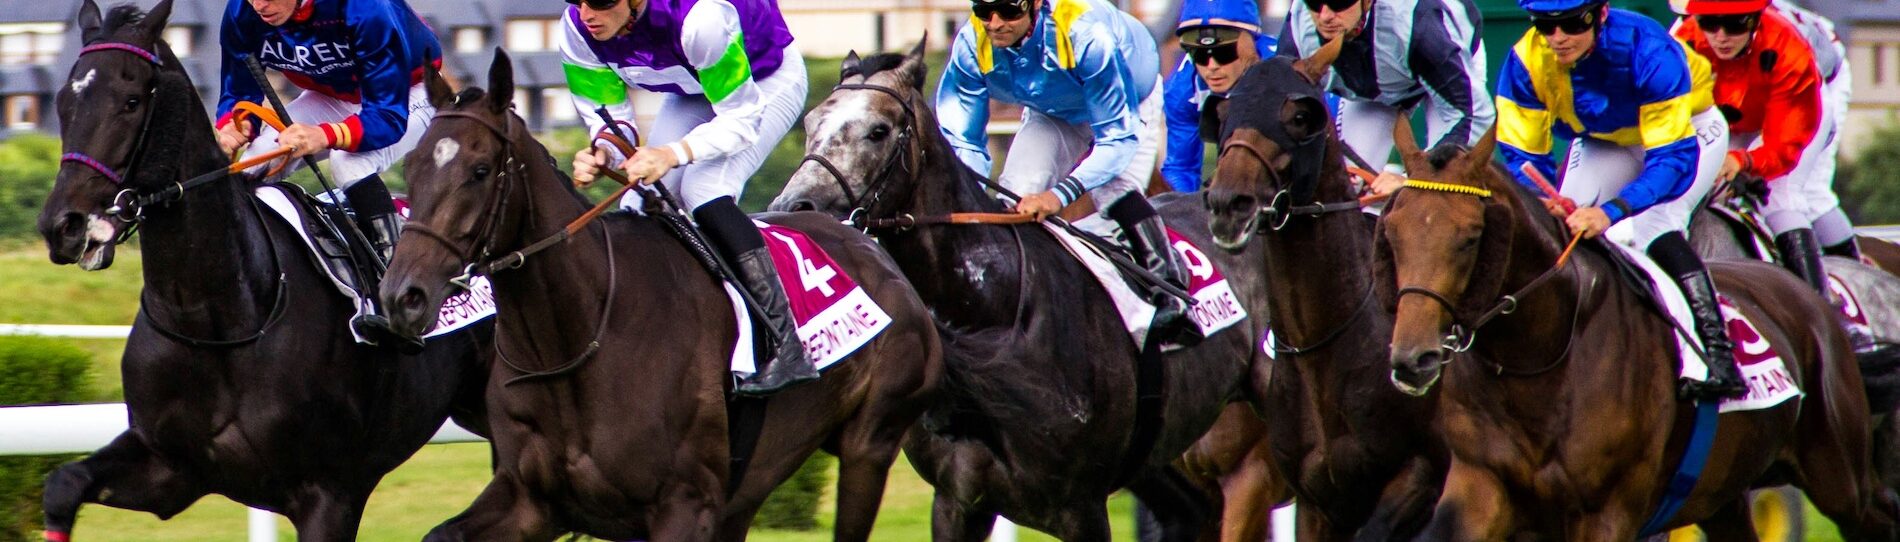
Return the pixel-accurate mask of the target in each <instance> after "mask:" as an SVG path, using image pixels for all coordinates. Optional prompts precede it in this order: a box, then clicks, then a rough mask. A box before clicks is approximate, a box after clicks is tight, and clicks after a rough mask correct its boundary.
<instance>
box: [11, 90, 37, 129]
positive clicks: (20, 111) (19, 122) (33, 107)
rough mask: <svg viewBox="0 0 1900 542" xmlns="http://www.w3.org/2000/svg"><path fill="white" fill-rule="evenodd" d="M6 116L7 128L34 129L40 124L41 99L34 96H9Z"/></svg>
mask: <svg viewBox="0 0 1900 542" xmlns="http://www.w3.org/2000/svg"><path fill="white" fill-rule="evenodd" d="M6 114H7V118H6V127H7V128H32V127H33V126H34V125H36V124H39V122H40V98H39V97H38V96H34V95H32V94H15V95H12V96H7V98H6Z"/></svg>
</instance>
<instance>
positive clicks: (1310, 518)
mask: <svg viewBox="0 0 1900 542" xmlns="http://www.w3.org/2000/svg"><path fill="white" fill-rule="evenodd" d="M1293 502H1294V505H1295V506H1296V507H1297V508H1294V512H1295V513H1294V514H1293V521H1294V523H1295V524H1294V525H1293V538H1294V539H1296V540H1316V541H1339V540H1345V539H1346V538H1345V537H1344V536H1342V535H1343V534H1344V533H1341V532H1340V531H1339V528H1337V527H1335V526H1333V520H1332V518H1329V517H1326V512H1325V511H1324V510H1320V509H1319V507H1318V506H1312V505H1306V504H1299V501H1297V500H1296V501H1293Z"/></svg>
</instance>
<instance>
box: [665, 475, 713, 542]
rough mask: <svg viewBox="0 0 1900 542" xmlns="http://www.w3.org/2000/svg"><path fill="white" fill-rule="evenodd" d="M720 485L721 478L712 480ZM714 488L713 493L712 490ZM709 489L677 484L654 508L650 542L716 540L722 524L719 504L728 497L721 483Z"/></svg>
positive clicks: (701, 541) (700, 541) (703, 541)
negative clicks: (721, 498)
mask: <svg viewBox="0 0 1900 542" xmlns="http://www.w3.org/2000/svg"><path fill="white" fill-rule="evenodd" d="M711 478H712V480H713V481H715V482H716V481H717V477H711ZM708 488H710V489H708ZM708 488H702V487H698V486H695V485H692V484H675V485H674V486H673V487H672V488H671V489H670V490H668V491H666V492H665V493H664V494H663V495H661V497H660V501H659V502H658V503H655V504H654V505H653V507H652V512H651V515H650V516H648V519H647V524H648V525H651V526H652V533H650V535H649V536H648V537H647V538H648V539H649V540H680V541H685V542H696V541H698V542H705V541H711V540H712V539H713V534H714V529H715V528H716V527H717V526H718V523H719V504H720V503H719V500H720V496H722V495H723V494H724V490H723V489H720V486H719V484H718V483H713V484H711V485H710V486H708Z"/></svg>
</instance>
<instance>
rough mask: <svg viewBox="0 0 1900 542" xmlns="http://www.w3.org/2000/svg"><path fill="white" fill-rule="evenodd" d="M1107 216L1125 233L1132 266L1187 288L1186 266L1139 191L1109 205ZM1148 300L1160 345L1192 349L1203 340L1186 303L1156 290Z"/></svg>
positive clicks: (1154, 330) (1158, 218)
mask: <svg viewBox="0 0 1900 542" xmlns="http://www.w3.org/2000/svg"><path fill="white" fill-rule="evenodd" d="M1108 217H1109V218H1112V219H1114V220H1115V222H1116V223H1118V224H1120V225H1121V227H1122V231H1123V232H1126V233H1127V237H1128V247H1129V248H1130V249H1132V252H1133V253H1134V257H1135V263H1138V264H1141V266H1142V267H1143V268H1145V269H1147V270H1148V272H1150V273H1153V274H1154V275H1155V276H1156V277H1160V278H1161V279H1162V280H1166V281H1168V282H1170V283H1173V284H1174V286H1176V287H1179V288H1181V289H1183V290H1186V289H1187V283H1188V276H1187V266H1184V265H1181V261H1180V258H1179V257H1178V256H1176V255H1175V253H1174V247H1173V243H1170V242H1168V230H1167V228H1166V227H1165V226H1164V225H1163V224H1162V223H1161V214H1160V213H1157V212H1155V208H1154V206H1153V205H1149V204H1148V198H1146V197H1143V196H1142V195H1141V193H1139V192H1129V193H1128V195H1126V196H1122V197H1121V199H1119V200H1116V201H1115V204H1114V205H1111V206H1109V208H1108ZM1148 300H1149V302H1152V303H1154V306H1155V317H1154V329H1152V330H1150V331H1151V332H1152V333H1155V334H1156V335H1155V336H1156V337H1158V338H1159V339H1161V340H1162V341H1163V342H1165V343H1172V344H1178V345H1182V346H1193V345H1195V344H1199V343H1200V342H1201V339H1205V338H1206V337H1204V336H1202V335H1201V328H1200V326H1197V325H1195V324H1194V321H1193V320H1190V319H1189V318H1188V314H1187V309H1188V307H1187V302H1186V301H1185V300H1182V299H1181V298H1179V297H1176V296H1174V295H1173V294H1170V293H1167V291H1165V290H1163V289H1161V288H1159V287H1156V288H1152V289H1150V291H1149V292H1148Z"/></svg>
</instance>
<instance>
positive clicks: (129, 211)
mask: <svg viewBox="0 0 1900 542" xmlns="http://www.w3.org/2000/svg"><path fill="white" fill-rule="evenodd" d="M113 51H117V52H122V53H128V54H131V55H133V56H137V57H139V59H141V60H144V61H146V62H149V63H151V64H152V69H153V70H154V72H153V74H152V80H151V88H149V89H147V90H146V92H145V103H146V107H145V118H144V120H141V121H139V130H138V133H137V134H136V135H135V137H134V139H133V140H132V152H131V154H130V155H129V156H128V157H127V158H126V165H125V172H124V173H120V172H119V170H118V169H116V168H113V167H112V166H109V165H106V163H105V162H104V161H103V160H100V159H98V158H96V157H93V156H92V155H89V154H86V153H84V152H79V151H70V152H67V153H65V154H62V155H60V157H59V161H60V165H62V166H64V165H65V164H66V163H68V162H71V163H75V164H79V165H81V166H85V167H87V168H90V169H92V170H93V171H94V172H97V173H98V174H99V176H101V177H105V178H106V180H108V181H111V182H112V184H113V185H116V186H119V187H120V190H119V193H118V194H116V195H114V196H113V197H112V206H111V207H110V208H108V209H107V212H106V214H107V215H108V216H111V217H112V218H113V219H114V220H118V221H119V222H122V223H124V224H126V225H127V227H125V228H122V229H121V230H120V231H119V236H118V238H116V239H113V240H112V242H113V243H115V244H116V243H122V242H124V241H125V240H126V239H130V238H131V237H132V233H133V232H134V231H136V230H137V227H136V226H137V225H138V223H139V221H140V220H142V219H143V218H144V208H145V206H146V205H150V204H153V203H159V202H161V201H169V200H172V199H176V198H177V197H179V196H182V195H183V193H184V188H183V187H182V186H181V185H178V184H173V185H170V186H167V187H165V188H162V189H160V190H158V191H156V192H145V191H141V190H138V189H135V188H130V187H126V186H125V182H126V180H127V179H133V178H136V175H137V173H138V165H139V163H140V162H142V161H144V160H143V159H144V157H145V141H146V137H147V135H148V134H149V133H150V129H151V127H152V117H154V116H157V113H158V73H157V70H161V69H163V68H164V66H165V64H164V62H162V61H160V60H159V56H158V55H157V54H155V53H153V52H152V51H151V50H149V49H146V48H143V47H139V46H137V45H133V44H130V43H125V42H105V43H95V44H92V45H87V46H85V47H83V48H80V49H79V56H81V57H83V56H86V55H89V54H93V53H103V52H113ZM160 193H164V194H173V195H171V196H169V197H166V198H165V199H163V200H159V199H156V198H155V196H156V195H157V194H160Z"/></svg>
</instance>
